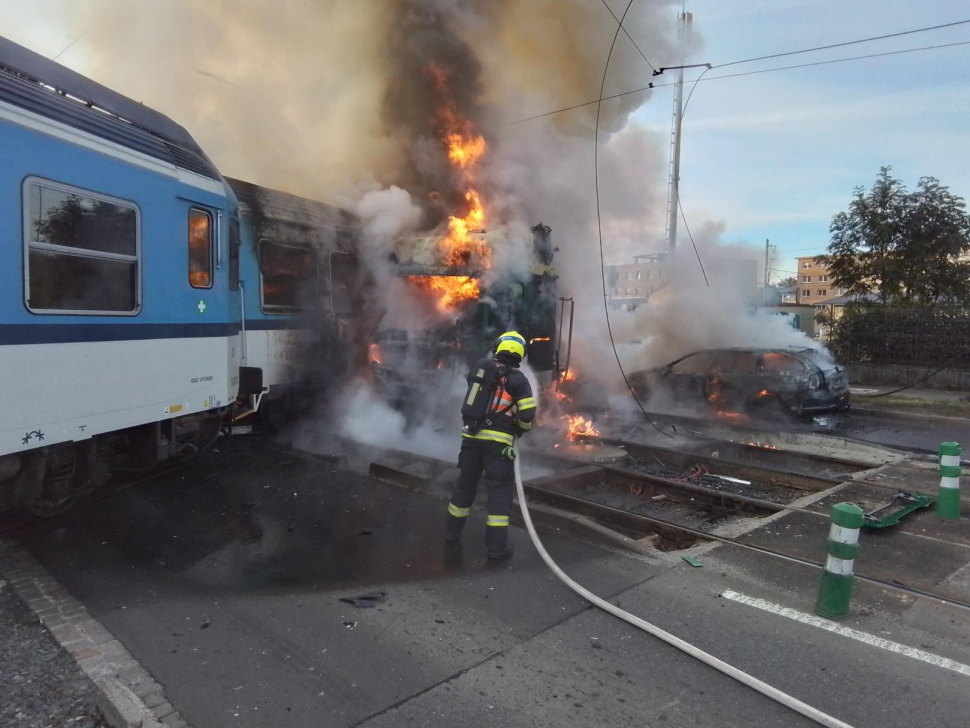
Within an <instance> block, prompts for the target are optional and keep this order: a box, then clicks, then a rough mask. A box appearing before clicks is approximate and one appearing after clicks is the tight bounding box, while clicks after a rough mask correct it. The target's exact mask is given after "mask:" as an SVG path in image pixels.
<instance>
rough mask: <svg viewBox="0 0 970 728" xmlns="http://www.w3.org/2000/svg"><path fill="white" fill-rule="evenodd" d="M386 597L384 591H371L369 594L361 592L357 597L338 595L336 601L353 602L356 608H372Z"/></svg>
mask: <svg viewBox="0 0 970 728" xmlns="http://www.w3.org/2000/svg"><path fill="white" fill-rule="evenodd" d="M386 599H387V592H386V591H379V592H372V593H370V594H361V595H360V596H359V597H340V599H339V600H338V601H341V602H347V604H353V605H354V606H355V607H357V608H358V609H373V608H374V607H376V606H377V605H378V604H380V603H381V602H383V601H385V600H386Z"/></svg>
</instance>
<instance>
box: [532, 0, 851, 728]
mask: <svg viewBox="0 0 970 728" xmlns="http://www.w3.org/2000/svg"><path fill="white" fill-rule="evenodd" d="M633 2H634V0H629V2H628V3H627V6H626V10H624V11H623V15H622V16H621V17H620V20H619V26H618V27H617V29H616V33H615V34H614V35H613V43H612V44H611V45H610V52H609V54H608V55H607V57H606V66H605V68H604V69H603V80H602V82H601V84H600V93H599V95H600V99H602V97H603V91H604V89H605V88H606V75H607V73H608V72H609V69H610V60H611V59H612V58H613V49H614V48H615V47H616V39H617V38H619V36H620V29H621V28H622V27H623V21H624V19H625V18H626V16H627V13H628V12H630V8H631V7H633ZM601 106H602V104H601V103H598V104H597V106H596V129H595V133H594V143H595V150H594V155H593V157H594V168H595V178H596V179H595V182H596V185H595V186H596V226H597V232H598V236H599V247H600V272H601V274H602V282H603V307H604V310H605V312H606V328H607V331H608V332H609V335H610V344H611V345H612V347H613V355H614V356H615V357H616V364H617V366H618V367H619V369H620V373H621V374H622V375H623V379H624V381H625V382H626V384H627V387H628V388H629V390H630V394H632V395H633V398H634V400H636V403H637V405H638V406H639V407H640V411H641V412H643V414H644V416H645V417H646V418H647V420H649V421H650V424H651V425H653V426H654V428H655V429H656V430H657V431H658V432H661V433H662V434H664V435H667V433H665V432H664V431H663V430H661V429H660V428H659V427H658V426H657V424H656V423H655V422H654V421H653V420H652V419H651V418H650V415H648V414H647V411H646V410H645V409H644V408H643V405H642V404H640V400H639V398H638V397H637V395H636V392H634V391H633V387H631V386H630V381H629V379H627V376H626V372H624V371H623V364H622V363H621V362H620V355H619V353H618V352H617V350H616V342H615V341H614V339H613V330H612V328H611V327H610V307H609V302H608V301H607V294H606V260H605V255H604V252H603V221H602V211H601V208H600V189H599V128H600V110H601ZM667 436H668V437H670V435H667ZM514 469H515V487H516V492H517V494H518V498H519V506H520V508H521V510H522V518H523V520H524V521H525V525H526V528H527V529H528V531H529V537H530V538H531V539H532V543H533V544H534V545H535V547H536V550H537V551H538V552H539V555H540V556H541V557H542V560H543V561H545V562H546V565H547V566H548V567H549V568H550V569H551V570H552V572H553V573H554V574H555V575H556V576H557V577H559V579H560V580H561V581H562V582H563V583H564V584H566V586H568V587H569V588H570V589H572V590H573V591H574V592H576V593H577V594H579V595H580V596H581V597H583V598H584V599H586V600H587V601H589V602H591V603H592V604H594V605H596V606H597V607H599V608H600V609H602V610H604V611H606V612H609V613H610V614H612V615H613V616H615V617H618V618H620V619H622V620H624V621H626V622H628V623H630V624H632V625H633V626H635V627H637V628H639V629H641V630H643V631H644V632H647V633H648V634H651V635H653V636H655V637H657V638H659V639H661V640H663V641H664V642H666V643H667V644H670V645H673V646H674V647H676V648H677V649H678V650H680V651H682V652H684V653H686V654H688V655H690V656H691V657H694V658H696V659H698V660H700V661H701V662H703V663H704V664H706V665H709V666H711V667H713V668H714V669H716V670H718V671H719V672H722V673H724V674H725V675H728V676H729V677H732V678H734V679H735V680H737V681H738V682H740V683H742V684H743V685H747V686H748V687H750V688H752V689H753V690H757V691H758V692H760V693H762V694H763V695H767V696H768V697H769V698H771V699H772V700H775V701H777V702H778V703H780V704H782V705H784V706H785V707H787V708H790V709H791V710H794V711H795V712H797V713H800V714H802V715H804V716H806V717H807V718H810V719H812V720H814V721H815V722H816V723H818V724H820V725H823V726H827V728H851V726H849V724H848V723H844V722H843V721H840V720H839V719H837V718H833V717H832V716H830V715H827V714H826V713H823V712H822V711H820V710H818V709H817V708H813V707H812V706H811V705H808V704H807V703H803V702H802V701H800V700H798V699H796V698H793V697H792V696H791V695H788V694H786V693H783V692H782V691H781V690H778V689H777V688H775V687H772V686H771V685H768V684H767V683H765V682H763V681H761V680H758V679H757V678H755V677H752V676H751V675H749V674H747V673H746V672H742V671H741V670H739V669H738V668H736V667H734V666H733V665H729V664H728V663H726V662H724V661H723V660H719V659H718V658H716V657H714V656H713V655H709V654H708V653H706V652H704V651H703V650H700V649H698V648H697V647H695V646H694V645H692V644H690V643H689V642H686V641H684V640H682V639H680V638H679V637H675V636H674V635H672V634H670V633H669V632H666V631H665V630H662V629H660V628H659V627H657V626H656V625H653V624H651V623H650V622H647V621H646V620H644V619H641V618H639V617H636V616H634V615H632V614H630V613H629V612H626V611H624V610H622V609H620V608H619V607H616V606H614V605H613V604H610V603H609V602H607V601H606V600H605V599H601V598H600V597H598V596H597V595H595V594H593V593H592V592H591V591H589V590H588V589H586V588H585V587H583V586H582V585H581V584H579V583H578V582H576V581H575V580H573V579H572V578H570V577H569V576H568V575H567V574H566V573H565V572H563V570H562V569H560V568H559V565H558V564H556V562H555V561H553V559H552V557H551V556H549V554H548V552H547V551H546V550H545V548H544V547H543V545H542V542H541V541H540V540H539V536H538V534H537V533H536V530H535V526H534V525H533V524H532V518H531V516H530V514H529V508H528V505H527V503H526V499H525V488H524V487H523V484H522V475H521V473H520V470H519V460H518V459H516V460H515V461H514Z"/></svg>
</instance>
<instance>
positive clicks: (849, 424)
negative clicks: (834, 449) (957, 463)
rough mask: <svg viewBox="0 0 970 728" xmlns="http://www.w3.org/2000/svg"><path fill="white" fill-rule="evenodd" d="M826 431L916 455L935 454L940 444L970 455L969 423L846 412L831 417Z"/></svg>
mask: <svg viewBox="0 0 970 728" xmlns="http://www.w3.org/2000/svg"><path fill="white" fill-rule="evenodd" d="M835 421H836V423H837V425H836V427H835V428H834V429H832V430H830V432H831V433H832V434H834V435H840V436H842V437H851V438H855V439H858V440H864V441H866V442H872V443H875V444H878V445H887V446H889V447H898V448H903V449H906V450H915V451H919V452H933V453H935V452H939V449H940V443H941V442H947V441H954V442H959V443H961V444H963V445H964V447H966V448H967V450H968V452H970V420H957V419H956V418H953V421H943V420H935V421H931V420H923V419H919V418H914V417H905V416H903V417H899V416H891V415H890V416H883V415H868V414H866V415H863V414H858V413H855V412H852V411H850V412H848V413H847V414H845V415H838V416H837V417H836V418H835Z"/></svg>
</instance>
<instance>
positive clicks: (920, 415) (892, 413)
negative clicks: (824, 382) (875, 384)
mask: <svg viewBox="0 0 970 728" xmlns="http://www.w3.org/2000/svg"><path fill="white" fill-rule="evenodd" d="M848 414H849V416H852V415H862V416H864V417H882V418H884V419H905V420H914V421H917V422H930V423H933V424H938V425H957V424H960V425H966V423H967V419H968V418H966V417H950V416H948V415H931V414H927V413H926V412H908V411H906V410H891V409H879V408H874V407H858V406H856V405H852V409H851V410H849V413H848Z"/></svg>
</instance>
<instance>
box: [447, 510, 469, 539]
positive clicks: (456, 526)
mask: <svg viewBox="0 0 970 728" xmlns="http://www.w3.org/2000/svg"><path fill="white" fill-rule="evenodd" d="M467 520H468V518H467V517H466V518H458V517H456V516H453V515H451V514H450V513H449V514H448V520H447V521H446V522H445V543H458V539H460V538H461V529H463V528H464V527H465V521H467Z"/></svg>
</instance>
